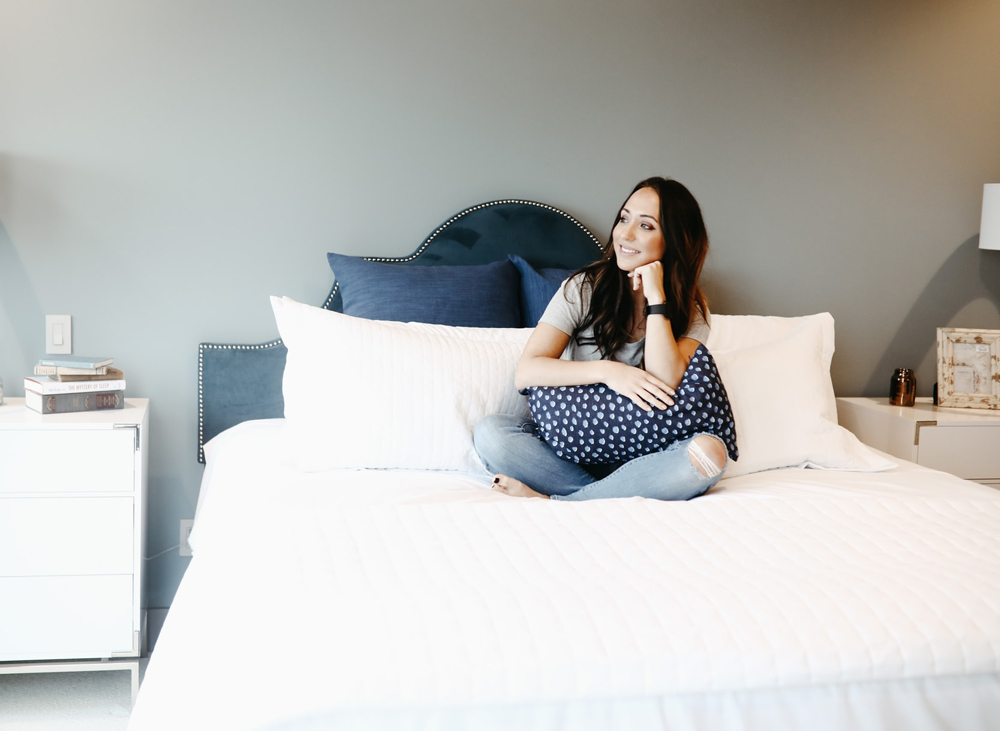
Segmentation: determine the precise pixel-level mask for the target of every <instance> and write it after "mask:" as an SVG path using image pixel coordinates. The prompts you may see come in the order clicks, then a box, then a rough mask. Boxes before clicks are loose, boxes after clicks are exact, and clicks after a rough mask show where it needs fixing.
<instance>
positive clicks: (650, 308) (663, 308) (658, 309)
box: [646, 302, 670, 317]
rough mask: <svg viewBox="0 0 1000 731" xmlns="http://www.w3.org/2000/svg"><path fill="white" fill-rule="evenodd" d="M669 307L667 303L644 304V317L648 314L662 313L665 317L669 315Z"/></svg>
mask: <svg viewBox="0 0 1000 731" xmlns="http://www.w3.org/2000/svg"><path fill="white" fill-rule="evenodd" d="M669 310H670V308H669V306H668V305H667V303H665V302H664V303H663V304H661V305H646V317H649V316H650V315H663V316H665V317H670V311H669Z"/></svg>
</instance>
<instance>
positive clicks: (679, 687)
mask: <svg viewBox="0 0 1000 731" xmlns="http://www.w3.org/2000/svg"><path fill="white" fill-rule="evenodd" d="M215 469H216V478H218V479H219V480H220V481H221V480H222V476H223V474H224V473H225V474H226V475H227V476H226V480H227V481H228V483H229V486H228V488H227V487H226V485H223V486H222V487H220V488H219V494H218V495H223V494H225V493H226V492H227V489H228V491H229V493H230V495H229V498H228V499H222V498H221V497H218V496H210V497H209V500H208V501H206V505H205V506H204V510H203V512H202V513H200V514H199V520H200V521H202V525H201V526H199V528H198V530H200V531H202V532H200V533H198V534H197V535H196V536H195V538H196V544H195V548H196V558H195V559H194V562H193V563H192V565H191V568H190V569H189V572H188V574H187V576H186V577H185V579H184V583H183V585H182V587H181V589H180V592H179V593H178V596H177V599H176V601H175V605H174V609H172V610H171V615H170V617H168V620H167V625H166V627H165V628H164V632H163V637H162V639H161V645H158V647H157V649H156V651H155V653H154V656H153V661H152V663H151V664H150V667H149V672H148V674H147V679H146V684H148V685H152V686H154V689H152V690H148V689H147V687H146V686H145V685H144V688H143V692H142V693H141V694H140V699H139V704H138V706H137V708H136V713H135V716H134V717H133V727H132V728H134V729H153V728H161V727H162V728H168V727H171V725H170V724H172V723H173V722H175V721H180V720H181V718H182V716H180V715H178V716H177V717H176V718H172V717H171V713H175V711H173V710H172V709H171V708H170V707H169V706H170V703H169V702H168V701H167V700H166V699H167V697H168V696H169V697H174V698H189V697H197V696H198V694H199V692H202V693H203V692H204V690H203V689H204V687H211V689H212V690H211V693H212V695H213V697H222V698H225V697H228V696H229V695H231V696H232V697H233V698H240V699H241V700H240V701H239V703H238V704H236V705H230V704H225V714H226V715H225V716H219V717H218V718H212V717H211V715H210V714H211V711H206V713H209V716H208V718H206V725H205V727H206V728H209V727H211V725H210V724H211V723H213V722H214V723H220V724H222V725H220V726H218V727H219V728H223V727H224V728H251V727H257V725H266V723H268V722H271V721H276V720H277V719H278V718H279V717H280V712H279V710H278V706H279V705H280V706H284V707H288V706H291V707H294V708H296V712H297V713H301V714H306V715H308V714H309V713H314V714H316V713H321V712H324V711H328V710H329V709H336V708H343V707H367V706H379V707H391V706H408V705H428V704H430V705H449V704H458V705H462V704H479V703H524V702H532V701H551V700H567V699H569V700H572V699H588V698H605V699H607V698H626V697H632V696H661V695H670V694H683V693H698V692H713V691H734V690H736V691H739V690H754V689H768V688H793V687H804V686H815V685H819V684H833V683H849V682H856V681H877V680H894V679H903V678H927V677H941V676H966V675H973V674H995V673H998V672H1000V494H997V493H995V492H994V491H991V490H988V489H985V488H977V487H975V486H971V485H969V484H968V483H964V482H962V481H959V480H957V479H953V478H948V477H945V476H943V475H940V474H938V473H931V472H929V471H926V470H919V471H918V470H916V469H913V470H912V471H909V472H908V471H907V470H906V469H905V468H904V469H903V470H902V474H904V475H906V477H905V479H902V480H901V479H900V477H899V475H898V474H896V473H886V474H882V475H859V474H852V475H843V476H838V475H836V474H834V473H829V472H818V471H812V470H782V471H779V472H774V473H770V474H767V475H750V476H747V477H742V478H735V479H733V480H730V481H728V482H724V483H722V486H721V487H720V488H718V489H717V490H716V491H713V493H711V494H709V495H707V496H705V497H703V498H699V499H696V500H693V501H690V502H687V503H662V502H657V501H651V500H642V499H631V500H608V501H593V502H588V503H555V502H549V501H542V500H520V499H516V498H508V497H506V496H501V495H495V494H492V493H491V492H489V491H488V490H485V489H483V488H482V487H481V486H478V485H476V484H475V483H474V482H472V481H471V480H469V479H468V478H462V477H456V476H449V475H447V474H438V475H433V474H430V475H428V474H426V473H371V472H368V473H365V472H343V473H336V479H335V480H331V477H330V475H327V476H325V477H323V478H320V477H319V476H316V475H313V476H310V477H308V478H300V479H299V481H298V482H295V483H294V484H284V485H281V486H280V487H281V489H280V490H279V491H277V493H280V497H275V495H276V491H275V484H274V482H273V480H274V479H276V477H277V476H278V474H279V471H278V468H276V467H275V468H273V469H274V470H275V472H269V470H268V469H265V468H262V467H261V466H260V465H256V466H253V467H247V466H245V465H243V466H241V465H239V464H237V463H236V462H233V463H232V464H230V465H229V466H228V468H226V466H225V465H224V464H223V463H219V464H217V465H216V466H215ZM840 477H843V479H842V480H841V479H840ZM321 479H323V480H326V482H325V483H324V482H321V481H320V480H321ZM214 489H215V487H213V490H214ZM212 497H218V499H217V501H216V502H215V503H214V504H210V501H211V499H212ZM262 535H266V540H263V541H262V540H261V537H262ZM199 652H201V653H204V652H210V653H211V654H212V655H213V656H217V657H223V658H225V669H220V668H213V667H212V665H211V664H210V663H198V662H197V661H192V658H194V657H196V656H197V653H199ZM185 660H186V661H187V664H186V666H185V670H184V672H183V673H171V669H170V668H171V667H172V666H173V665H175V664H178V663H181V662H182V661H185ZM220 670H221V672H220ZM161 675H162V678H161V677H159V676H161ZM168 675H169V676H170V678H169V684H168V681H167V676H168ZM157 686H159V687H157ZM168 686H169V693H168V691H167V688H168ZM199 688H201V689H202V690H199ZM147 690H148V692H147ZM160 697H162V700H161V701H158V700H157V699H158V698H160ZM279 699H280V703H278V702H277V701H278V700H279ZM219 712H220V713H222V711H219ZM176 713H178V714H179V713H180V711H176ZM234 714H235V715H234ZM187 727H188V728H191V726H187Z"/></svg>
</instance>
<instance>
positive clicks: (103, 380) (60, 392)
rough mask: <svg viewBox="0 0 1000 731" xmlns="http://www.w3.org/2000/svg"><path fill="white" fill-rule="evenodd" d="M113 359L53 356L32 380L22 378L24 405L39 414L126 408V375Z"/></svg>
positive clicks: (37, 369) (42, 360) (36, 372)
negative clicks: (114, 366) (113, 365)
mask: <svg viewBox="0 0 1000 731" xmlns="http://www.w3.org/2000/svg"><path fill="white" fill-rule="evenodd" d="M114 360H115V359H114V358H90V357H87V356H83V355H53V356H49V357H46V358H42V359H41V360H39V361H38V365H36V366H35V375H34V376H25V377H24V405H25V406H27V407H28V408H29V409H33V410H35V411H38V412H39V413H42V414H65V413H68V412H71V411H101V410H104V409H121V408H124V407H125V374H124V373H122V372H121V371H120V370H118V369H117V368H112V367H111V364H112V363H114Z"/></svg>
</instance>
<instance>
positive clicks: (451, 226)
mask: <svg viewBox="0 0 1000 731" xmlns="http://www.w3.org/2000/svg"><path fill="white" fill-rule="evenodd" d="M602 248H603V247H602V245H601V243H600V242H599V241H598V240H597V237H595V236H594V234H592V233H591V232H590V231H588V230H587V229H586V228H585V227H584V226H583V224H581V223H580V222H579V221H577V220H576V219H575V218H573V217H572V216H570V215H569V214H568V213H565V212H563V211H560V210H559V209H558V208H553V207H552V206H548V205H545V204H542V203H535V202H533V201H524V200H500V201H493V202H491V203H482V204H480V205H478V206H473V207H471V208H467V209H466V210H464V211H462V212H461V213H458V214H456V215H454V216H452V217H451V218H449V219H448V220H447V221H445V222H444V223H443V224H441V226H439V227H438V228H437V229H436V230H435V231H434V233H432V234H431V235H430V236H428V237H427V238H426V239H425V240H424V242H423V243H422V244H421V245H420V246H419V247H418V248H417V250H416V251H414V252H413V253H412V254H410V255H409V256H406V257H398V258H383V257H365V258H366V259H368V260H370V261H380V262H390V263H398V264H400V265H404V266H436V265H451V266H455V265H462V264H488V263H490V262H493V261H500V260H502V259H506V258H507V255H508V254H518V255H519V256H521V257H522V258H524V259H525V260H527V261H528V262H529V263H531V264H532V265H533V266H534V267H535V268H539V269H540V268H549V267H555V268H562V269H577V268H579V267H582V266H585V265H586V264H589V263H591V262H592V261H595V260H596V259H597V258H598V257H600V255H601V251H602ZM323 307H324V308H326V309H328V310H334V311H336V312H342V311H343V305H342V300H341V297H340V291H339V286H338V284H337V282H334V284H333V287H332V288H331V290H330V295H329V296H328V297H327V298H326V302H324V303H323ZM286 352H287V351H286V349H285V346H284V345H283V344H282V342H281V340H272V341H270V342H268V343H259V344H256V345H232V344H220V343H201V344H200V345H199V348H198V461H199V462H204V461H205V451H204V446H205V442H207V441H208V440H209V439H211V438H212V437H214V436H215V435H216V434H219V433H220V432H222V431H224V430H226V429H228V428H229V427H231V426H235V425H236V424H239V423H241V422H243V421H247V420H250V419H268V418H276V417H281V416H283V415H284V399H283V398H282V394H281V378H282V374H283V373H284V369H285V354H286Z"/></svg>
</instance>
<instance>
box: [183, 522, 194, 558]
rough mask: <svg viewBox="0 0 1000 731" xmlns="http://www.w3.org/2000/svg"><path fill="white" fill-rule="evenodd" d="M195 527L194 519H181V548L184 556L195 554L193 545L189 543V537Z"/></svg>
mask: <svg viewBox="0 0 1000 731" xmlns="http://www.w3.org/2000/svg"><path fill="white" fill-rule="evenodd" d="M193 527H194V521H193V520H182V521H181V541H180V549H181V555H182V556H193V555H194V553H193V552H192V551H191V546H190V545H189V544H188V537H189V536H190V535H191V529H192V528H193Z"/></svg>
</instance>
